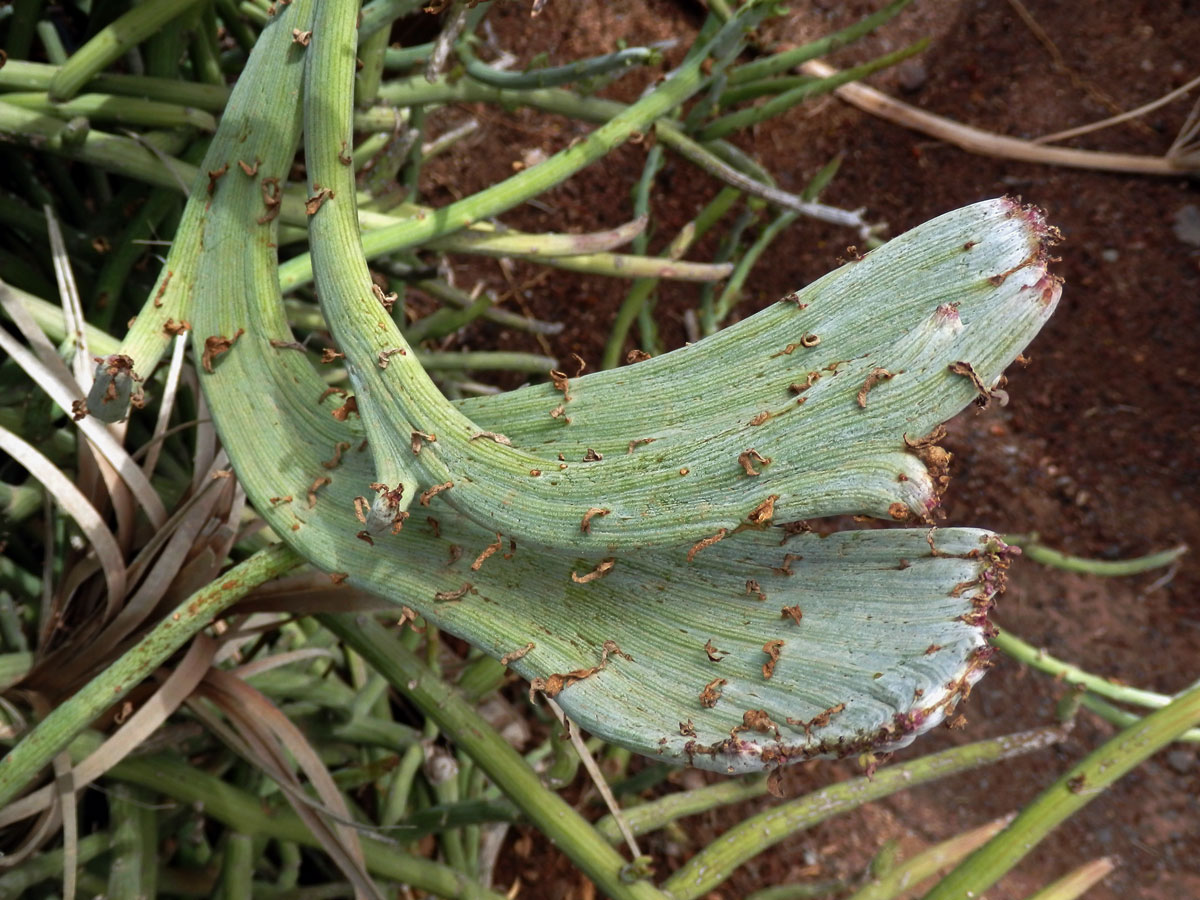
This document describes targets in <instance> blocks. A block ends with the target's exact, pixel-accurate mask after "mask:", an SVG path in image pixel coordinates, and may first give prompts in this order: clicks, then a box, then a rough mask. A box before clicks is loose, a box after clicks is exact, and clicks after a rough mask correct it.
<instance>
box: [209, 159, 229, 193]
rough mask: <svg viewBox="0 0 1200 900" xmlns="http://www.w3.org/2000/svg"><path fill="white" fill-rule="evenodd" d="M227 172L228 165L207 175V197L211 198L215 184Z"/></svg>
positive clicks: (215, 187)
mask: <svg viewBox="0 0 1200 900" xmlns="http://www.w3.org/2000/svg"><path fill="white" fill-rule="evenodd" d="M228 171H229V163H225V165H223V166H221V168H219V169H213V170H211V171H210V172H209V173H208V196H210V197H211V196H212V194H213V191H215V190H216V189H217V182H218V181H220V180H221V176H222V175H224V174H225V173H226V172H228Z"/></svg>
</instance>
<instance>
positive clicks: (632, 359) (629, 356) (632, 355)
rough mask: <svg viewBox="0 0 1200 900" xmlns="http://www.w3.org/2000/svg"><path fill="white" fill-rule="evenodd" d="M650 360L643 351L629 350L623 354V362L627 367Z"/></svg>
mask: <svg viewBox="0 0 1200 900" xmlns="http://www.w3.org/2000/svg"><path fill="white" fill-rule="evenodd" d="M650 358H651V356H650V354H649V353H647V352H646V351H645V350H630V351H629V352H628V353H626V354H625V362H626V364H628V365H632V364H633V363H639V362H645V361H646V360H648V359H650Z"/></svg>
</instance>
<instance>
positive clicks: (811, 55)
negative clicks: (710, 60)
mask: <svg viewBox="0 0 1200 900" xmlns="http://www.w3.org/2000/svg"><path fill="white" fill-rule="evenodd" d="M911 2H912V0H892V2H891V3H889V4H888V5H887V6H885V7H884V8H883V9H881V10H879V12H877V13H872V14H871V15H869V16H867V17H866V18H864V19H860V20H859V21H857V22H855V23H854V24H853V25H851V26H849V27H848V28H843V29H842V30H841V31H835V32H834V33H833V34H831V35H827V36H826V37H823V38H820V39H818V40H815V41H812V42H811V43H808V44H805V45H804V46H802V47H796V48H794V49H792V50H785V51H784V52H782V53H775V54H773V55H771V56H765V57H763V58H762V59H756V60H755V61H754V62H749V63H746V64H745V65H741V66H737V67H735V68H732V69H730V70H729V84H730V86H733V85H735V84H745V83H746V82H748V81H758V80H759V79H762V78H770V77H771V76H772V75H778V74H779V73H780V72H786V71H788V70H789V69H794V68H795V67H796V66H798V65H800V64H801V63H803V62H808V61H809V60H810V59H816V58H817V57H818V56H825V55H826V54H829V53H832V52H833V51H834V50H838V49H840V48H842V47H845V46H846V45H847V44H852V43H854V41H856V40H858V39H859V38H860V37H863V36H864V35H867V34H870V33H871V32H872V31H874V30H875V29H876V28H878V27H879V26H880V25H883V24H885V23H886V22H890V21H891V20H892V19H893V18H894V17H895V16H896V14H897V13H899V12H900V10H902V9H904V7H906V6H908V4H910V3H911Z"/></svg>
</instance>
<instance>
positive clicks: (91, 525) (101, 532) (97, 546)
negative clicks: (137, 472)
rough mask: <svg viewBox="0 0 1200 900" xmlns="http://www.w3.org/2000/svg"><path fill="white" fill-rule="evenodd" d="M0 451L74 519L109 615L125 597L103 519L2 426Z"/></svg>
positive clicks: (117, 554)
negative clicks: (92, 558) (91, 555)
mask: <svg viewBox="0 0 1200 900" xmlns="http://www.w3.org/2000/svg"><path fill="white" fill-rule="evenodd" d="M0 450H3V451H4V452H5V453H7V454H8V455H9V456H11V457H12V458H13V459H15V460H16V461H17V462H18V463H20V464H21V465H22V466H24V467H25V468H26V469H27V470H29V474H30V475H32V476H33V477H34V478H36V479H37V480H38V481H39V482H41V483H42V485H44V486H45V488H46V493H47V494H48V495H49V496H50V497H53V498H54V500H55V501H56V502H57V503H58V505H59V506H61V507H62V508H63V509H64V510H65V511H66V513H67V515H69V516H70V517H71V518H72V519H74V520H75V523H76V524H77V525H78V526H79V528H80V530H81V531H82V532H83V534H84V536H85V537H86V538H87V540H88V543H90V544H91V545H92V549H93V550H95V551H96V558H97V559H98V560H99V561H100V566H101V568H102V569H103V571H104V580H105V583H106V585H107V587H108V597H107V601H106V610H107V611H106V613H105V617H106V618H107V617H108V616H109V615H112V614H113V613H114V612H115V611H116V609H117V605H118V604H119V603H120V602H121V600H123V599H124V597H125V589H126V576H125V559H124V557H123V555H122V554H121V547H120V545H119V544H118V543H117V539H116V538H115V537H114V536H113V533H112V532H111V531H109V529H108V526H107V525H105V524H104V519H102V518H101V517H100V514H99V513H98V512H96V508H95V507H94V506H92V504H91V503H90V502H88V499H87V498H86V497H85V496H83V494H82V493H80V491H79V489H78V488H77V487H75V485H74V483H73V482H72V481H71V479H69V478H67V476H66V475H64V474H63V473H62V471H61V470H60V469H59V468H58V467H57V466H56V465H54V463H52V462H51V461H50V460H49V459H47V458H46V457H45V456H43V455H42V454H41V453H40V452H39V451H38V450H37V449H36V448H35V447H33V446H32V445H31V444H29V443H27V442H26V441H24V440H22V439H21V438H20V437H18V436H17V435H15V434H13V433H12V432H11V431H9V430H8V429H7V428H3V427H0Z"/></svg>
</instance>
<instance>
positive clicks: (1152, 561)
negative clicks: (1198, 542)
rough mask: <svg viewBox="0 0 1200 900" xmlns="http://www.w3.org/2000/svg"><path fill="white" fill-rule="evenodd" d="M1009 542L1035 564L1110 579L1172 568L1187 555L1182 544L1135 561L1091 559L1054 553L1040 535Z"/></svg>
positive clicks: (1186, 548) (1008, 542)
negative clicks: (1043, 542) (1170, 566)
mask: <svg viewBox="0 0 1200 900" xmlns="http://www.w3.org/2000/svg"><path fill="white" fill-rule="evenodd" d="M1004 541H1005V543H1007V544H1009V545H1011V546H1014V547H1020V548H1021V552H1022V553H1023V554H1024V555H1025V556H1028V557H1029V558H1030V559H1032V560H1033V561H1034V562H1037V563H1041V564H1042V565H1044V566H1052V567H1054V568H1055V569H1062V570H1063V571H1064V572H1076V573H1078V574H1080V575H1101V576H1104V577H1109V578H1120V577H1122V576H1125V575H1140V574H1141V573H1142V572H1149V571H1151V570H1153V569H1159V568H1162V567H1163V566H1169V565H1170V564H1171V563H1173V562H1175V560H1177V559H1179V557H1181V556H1183V554H1185V553H1187V551H1188V546H1187V544H1179V545H1178V546H1176V547H1172V548H1171V549H1169V550H1160V551H1159V552H1157V553H1148V554H1146V555H1145V556H1138V557H1134V558H1133V559H1087V558H1086V557H1083V556H1072V555H1070V554H1069V553H1063V552H1061V551H1059V550H1052V549H1051V548H1049V547H1047V546H1046V545H1045V544H1042V543H1039V541H1038V537H1037V535H1036V534H1035V535H1012V536H1011V537H1010V536H1009V535H1005V537H1004Z"/></svg>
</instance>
